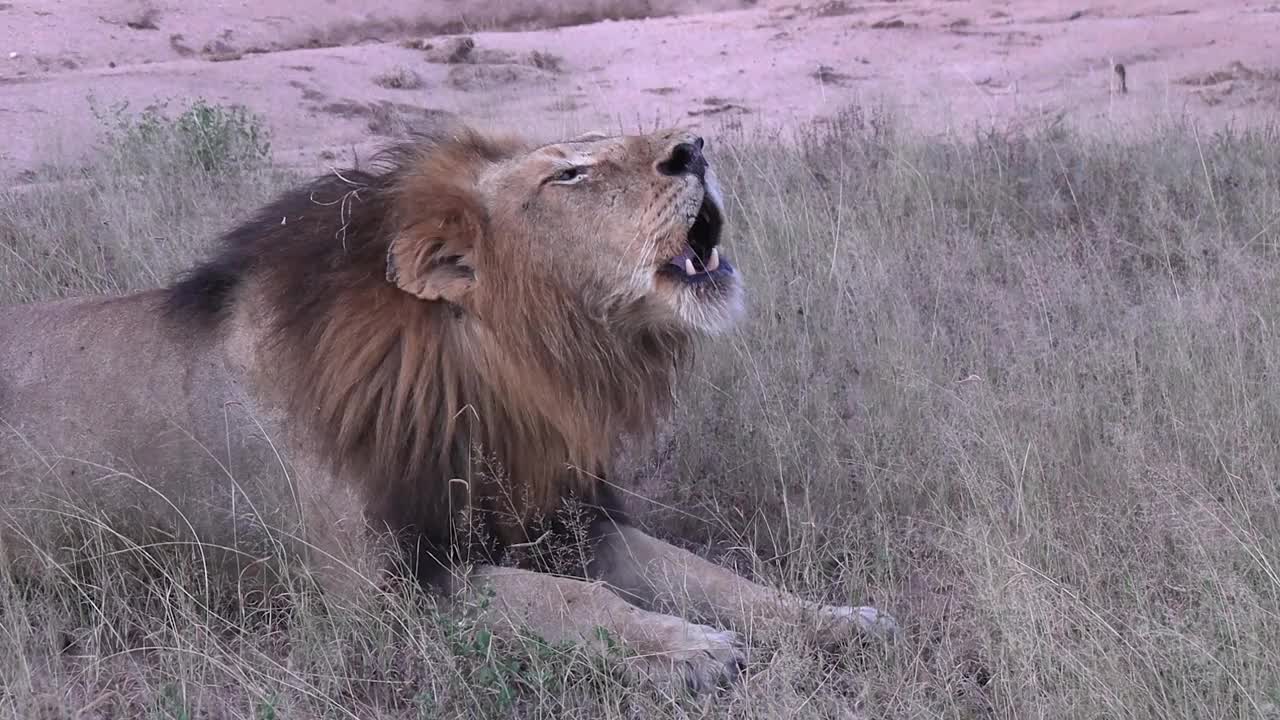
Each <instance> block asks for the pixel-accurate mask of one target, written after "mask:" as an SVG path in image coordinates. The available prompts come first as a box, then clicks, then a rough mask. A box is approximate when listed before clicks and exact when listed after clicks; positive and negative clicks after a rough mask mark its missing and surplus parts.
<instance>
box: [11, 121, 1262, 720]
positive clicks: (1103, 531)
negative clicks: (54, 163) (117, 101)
mask: <svg viewBox="0 0 1280 720" xmlns="http://www.w3.org/2000/svg"><path fill="white" fill-rule="evenodd" d="M895 128H896V126H895V125H894V124H892V123H889V122H886V121H882V120H880V119H875V118H867V117H865V116H861V115H858V114H850V115H848V116H846V117H845V118H843V120H842V121H841V122H840V123H838V124H836V125H835V126H834V127H832V128H828V129H824V130H820V131H813V132H811V133H805V134H803V135H802V137H801V138H800V142H799V144H798V146H797V147H795V148H781V147H773V146H768V145H766V144H764V143H761V142H759V141H757V140H755V139H753V138H750V137H743V138H736V139H732V140H731V141H726V140H724V139H713V141H712V142H713V144H714V145H716V151H717V154H718V162H719V163H720V166H721V168H722V174H723V176H724V177H723V179H724V184H725V186H726V188H728V192H729V194H730V208H729V209H730V213H731V219H732V220H733V221H734V223H735V229H734V235H733V237H732V238H731V241H730V242H731V248H732V252H733V256H734V257H735V258H736V259H737V261H738V263H739V265H740V266H741V267H742V268H743V270H744V272H745V273H747V274H748V276H749V280H750V282H751V287H752V310H751V313H750V320H749V321H748V322H747V324H746V325H745V326H744V327H743V328H742V329H741V331H740V332H738V333H737V334H735V335H734V336H733V337H731V338H730V339H729V340H727V341H725V342H724V343H723V344H721V345H719V346H717V347H714V348H708V350H707V351H706V352H704V353H703V354H702V356H701V357H700V358H699V361H698V369H697V375H696V378H695V380H694V381H692V382H690V383H689V384H688V385H687V386H686V390H685V392H684V394H683V400H684V402H683V405H682V408H681V410H680V413H679V416H678V417H677V418H676V421H675V423H674V425H673V427H672V428H671V433H670V438H671V439H670V441H669V442H668V443H667V446H666V447H664V448H663V452H662V453H661V455H660V457H659V458H657V459H656V460H652V461H648V462H635V463H632V464H631V466H630V468H631V469H630V471H629V472H628V473H626V476H625V477H621V478H619V482H622V483H624V484H625V485H626V486H627V487H629V488H630V489H632V490H633V491H634V492H636V493H637V494H639V495H641V496H643V499H640V498H637V499H635V503H634V504H635V507H636V509H637V510H638V511H639V515H640V518H641V520H642V522H643V523H644V524H645V525H646V526H648V527H649V528H650V529H652V530H654V531H655V532H657V533H659V534H662V535H665V536H666V537H668V538H673V539H676V540H678V541H680V542H683V543H684V544H685V545H686V546H688V547H691V548H696V549H697V550H699V551H701V552H705V553H708V554H710V555H714V556H716V557H718V558H720V559H721V560H722V561H723V562H726V563H734V564H735V565H736V566H737V567H738V568H739V569H740V570H741V571H743V572H746V573H757V574H758V575H760V576H761V577H764V578H766V579H768V581H770V582H776V583H781V584H785V585H787V586H789V587H791V588H793V589H795V590H797V591H799V592H802V593H805V594H808V595H810V596H813V597H820V598H824V599H827V600H830V601H833V602H840V603H849V602H857V603H862V602H874V603H875V604H877V605H879V606H881V607H883V608H884V609H886V610H889V611H890V612H892V613H894V614H895V616H896V617H897V618H898V619H899V621H901V622H902V623H903V625H904V627H905V631H906V632H905V637H903V638H902V640H901V642H899V643H897V644H896V645H895V646H893V647H890V648H887V649H871V650H853V649H851V650H849V651H848V652H846V653H843V654H840V655H831V654H823V653H820V652H818V651H817V650H814V649H813V648H811V647H808V646H806V645H805V644H804V643H803V642H801V641H799V640H786V639H784V640H768V641H765V640H761V641H760V642H759V643H758V644H757V646H756V651H755V655H754V658H753V664H752V666H751V667H750V668H749V671H748V676H747V677H746V678H745V679H744V681H743V683H742V684H740V685H739V686H737V687H735V688H733V689H731V690H729V691H727V692H726V693H725V694H724V695H723V696H722V697H719V698H706V699H701V700H689V699H681V698H666V697H663V696H661V695H660V694H658V693H655V692H650V691H646V690H643V689H634V688H626V687H623V686H622V685H620V684H618V683H617V682H615V681H613V680H611V679H610V676H609V674H608V673H607V672H604V671H603V670H602V669H600V668H598V667H593V666H592V665H591V664H589V663H587V662H586V661H585V660H584V659H583V658H582V656H580V655H577V654H575V653H572V652H567V651H565V650H564V649H561V648H550V647H546V646H540V645H537V644H533V643H531V644H527V645H520V646H511V645H504V644H500V643H499V641H498V640H496V639H490V638H488V637H487V636H485V635H484V634H482V633H476V632H474V631H473V629H472V628H471V627H470V626H469V625H468V623H467V621H466V619H465V618H463V619H457V618H453V617H447V618H442V617H439V616H438V615H437V614H436V613H435V611H434V609H433V606H432V604H431V602H430V601H429V599H427V598H424V597H422V596H420V595H419V594H417V593H414V592H412V591H405V592H404V593H403V594H400V595H394V596H386V597H372V596H371V597H369V598H368V599H367V602H362V603H361V604H360V605H359V606H358V607H336V606H332V605H328V604H325V603H324V602H323V601H322V600H321V599H319V598H316V597H313V596H312V595H309V594H302V595H299V601H298V603H297V604H296V605H294V606H292V607H288V608H283V609H279V608H277V609H262V608H254V607H253V606H250V607H249V608H248V609H243V608H241V607H239V606H237V605H235V604H232V603H228V602H225V600H226V597H224V596H225V595H226V594H227V593H225V592H224V593H223V594H222V595H219V597H218V601H217V602H216V603H213V604H212V605H211V604H210V603H212V601H211V600H210V599H209V598H206V597H205V596H204V595H203V594H202V592H201V591H199V590H198V588H199V587H200V583H199V582H197V581H196V579H195V578H192V579H191V582H179V583H177V584H176V587H182V588H184V589H185V591H186V592H187V593H188V594H184V593H181V592H176V591H175V589H174V588H175V584H172V583H162V582H154V583H151V584H147V583H143V582H141V580H139V579H137V578H135V577H133V576H131V575H127V574H124V573H123V572H119V571H117V572H114V573H111V574H106V575H103V574H98V575H94V576H93V578H96V579H94V580H89V579H83V578H81V579H78V580H70V579H66V578H64V579H62V580H61V581H57V582H54V581H50V582H29V581H26V580H18V579H12V578H4V579H0V677H3V679H4V680H3V685H2V686H0V716H4V717H15V718H30V717H51V718H53V717H71V716H72V715H73V713H74V712H75V711H77V710H79V709H81V708H83V707H85V706H87V705H90V704H91V703H95V702H96V703H97V704H96V705H93V707H92V708H91V709H90V710H89V712H87V713H86V714H85V715H83V716H82V717H103V718H105V717H125V716H127V717H148V718H180V717H181V718H186V717H193V718H194V717H207V718H223V717H253V718H293V717H334V718H350V717H360V718H382V717H387V718H391V717H395V718H402V717H403V718H411V717H422V718H428V717H430V718H436V717H477V716H482V717H513V716H515V717H583V718H587V717H591V718H596V717H617V718H621V717H627V718H632V717H669V716H676V717H685V716H689V717H694V716H696V717H725V718H729V717H734V718H737V717H767V718H774V717H824V718H826V717H830V718H859V717H876V718H907V717H911V718H916V717H948V718H986V717H1008V718H1026V717H1055V718H1097V717H1124V718H1152V719H1155V718H1159V719H1161V720H1165V719H1168V718H1188V719H1190V718H1209V717H1214V718H1226V717H1249V718H1274V717H1280V470H1278V468H1280V384H1278V383H1277V377H1280V282H1277V270H1280V172H1277V170H1276V168H1280V143H1278V142H1277V140H1280V137H1277V134H1276V133H1274V132H1270V131H1257V132H1248V133H1234V134H1217V135H1210V134H1207V133H1196V132H1194V131H1193V130H1192V129H1191V128H1189V127H1184V126H1172V127H1169V128H1165V129H1158V130H1157V129H1153V130H1151V131H1150V132H1149V133H1146V134H1144V135H1143V136H1142V137H1139V138H1134V139H1127V140H1117V139H1099V138H1096V137H1089V138H1085V137H1080V136H1077V135H1074V134H1071V133H1068V132H1065V131H1063V130H1060V129H1051V130H1047V131H1043V132H1039V133H1037V134H1035V135H1034V136H1030V137H1022V136H1009V135H989V136H982V137H977V138H971V139H966V140H965V141H963V142H962V141H959V140H936V139H935V140H926V139H924V138H920V137H916V136H910V135H903V134H900V133H899V132H898V131H897V130H896V129H895ZM120 163H125V165H123V166H122V165H121V164H120ZM237 167H238V168H239V169H238V170H237V171H236V173H234V174H233V175H232V176H231V177H232V179H230V180H228V173H226V172H224V171H222V170H220V169H217V168H215V169H214V170H212V171H211V170H209V169H208V168H207V167H206V166H205V165H204V164H202V163H192V162H190V161H189V156H188V155H186V154H183V153H178V152H174V153H170V154H167V155H166V154H162V156H161V157H160V158H159V159H158V160H154V161H147V162H146V163H142V164H139V160H138V158H137V157H136V156H132V155H130V154H129V153H128V152H123V151H120V150H119V148H118V146H113V149H111V150H109V151H107V153H106V154H105V155H104V159H103V160H102V161H101V163H100V164H99V165H95V166H94V167H93V168H92V169H91V170H89V171H87V172H84V173H80V174H79V175H78V177H80V178H81V179H82V182H81V184H80V185H78V186H76V187H73V188H71V189H68V188H66V187H62V188H57V189H54V188H46V189H38V188H37V189H33V190H28V191H25V192H22V193H19V194H13V195H11V196H9V197H5V198H4V200H3V202H0V252H2V253H3V257H4V260H3V262H0V294H2V297H0V299H2V300H5V301H14V300H30V299H35V298H38V297H51V296H57V295H64V294H67V293H70V292H80V291H115V290H122V289H128V288H134V287H143V286H147V285H151V284H154V283H157V282H160V281H162V280H163V279H165V278H167V277H169V275H170V273H171V272H172V271H173V270H175V269H176V268H177V267H179V266H181V265H183V264H185V263H186V262H188V261H189V260H190V258H191V257H192V256H193V254H195V253H196V252H198V251H199V249H200V248H201V243H203V242H204V241H205V239H207V238H208V237H210V236H211V235H212V234H213V233H214V232H215V231H217V230H219V229H221V228H224V227H226V226H227V225H228V224H229V223H230V222H232V221H233V219H235V218H237V217H242V216H243V215H244V214H245V213H246V212H247V211H248V209H249V208H250V206H252V205H253V204H254V203H256V202H257V201H259V200H260V199H262V197H264V194H265V193H266V192H267V191H268V190H269V189H270V188H272V187H275V186H277V185H278V184H279V183H280V182H281V179H280V178H279V177H277V176H276V175H275V173H274V172H272V171H271V170H270V169H269V168H265V167H262V166H258V165H252V164H249V165H245V166H239V165H237ZM126 171H128V172H126ZM646 460H649V459H648V458H646ZM742 548H752V549H753V550H754V552H752V551H748V550H745V549H742ZM188 572H189V571H188ZM93 583H96V584H93ZM41 713H44V714H41Z"/></svg>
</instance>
